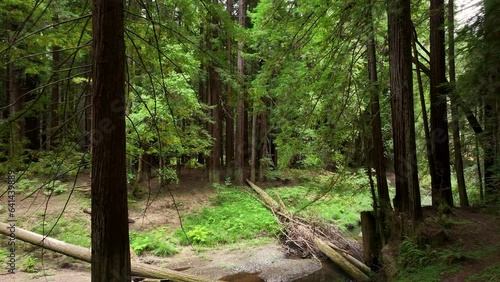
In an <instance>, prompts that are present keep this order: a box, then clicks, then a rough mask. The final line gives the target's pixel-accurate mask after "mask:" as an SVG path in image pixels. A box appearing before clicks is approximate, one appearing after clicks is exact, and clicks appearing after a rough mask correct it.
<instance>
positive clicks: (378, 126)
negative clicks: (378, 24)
mask: <svg viewBox="0 0 500 282" xmlns="http://www.w3.org/2000/svg"><path fill="white" fill-rule="evenodd" d="M368 2H369V4H370V7H368V10H367V16H368V27H369V38H368V44H367V51H368V75H369V79H370V83H371V85H370V92H371V120H372V142H373V149H372V160H373V164H374V165H375V171H376V178H377V194H378V200H379V205H380V208H381V209H382V211H387V210H390V209H391V202H390V198H389V188H388V186H387V176H386V171H385V164H384V143H383V140H382V120H381V118H380V104H379V94H378V91H379V90H378V74H377V54H376V52H375V49H376V48H375V34H374V30H373V14H372V7H371V6H372V5H373V4H372V3H373V2H372V0H368Z"/></svg>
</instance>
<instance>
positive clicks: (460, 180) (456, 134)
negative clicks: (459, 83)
mask: <svg viewBox="0 0 500 282" xmlns="http://www.w3.org/2000/svg"><path fill="white" fill-rule="evenodd" d="M454 5H455V4H454V1H453V0H448V67H449V76H450V86H451V87H450V91H452V92H454V91H456V84H455V83H456V74H455V35H454V34H455V28H454V26H455V17H454V15H455V11H454V10H455V7H454ZM455 96H456V95H451V96H450V97H452V98H451V99H450V102H451V105H450V109H451V129H452V131H453V149H454V156H455V172H456V175H457V185H458V195H459V197H460V206H461V207H463V208H465V207H468V206H469V199H468V197H467V190H466V187H465V177H464V164H463V160H462V144H461V142H460V125H459V123H458V105H457V101H456V99H454V97H455Z"/></svg>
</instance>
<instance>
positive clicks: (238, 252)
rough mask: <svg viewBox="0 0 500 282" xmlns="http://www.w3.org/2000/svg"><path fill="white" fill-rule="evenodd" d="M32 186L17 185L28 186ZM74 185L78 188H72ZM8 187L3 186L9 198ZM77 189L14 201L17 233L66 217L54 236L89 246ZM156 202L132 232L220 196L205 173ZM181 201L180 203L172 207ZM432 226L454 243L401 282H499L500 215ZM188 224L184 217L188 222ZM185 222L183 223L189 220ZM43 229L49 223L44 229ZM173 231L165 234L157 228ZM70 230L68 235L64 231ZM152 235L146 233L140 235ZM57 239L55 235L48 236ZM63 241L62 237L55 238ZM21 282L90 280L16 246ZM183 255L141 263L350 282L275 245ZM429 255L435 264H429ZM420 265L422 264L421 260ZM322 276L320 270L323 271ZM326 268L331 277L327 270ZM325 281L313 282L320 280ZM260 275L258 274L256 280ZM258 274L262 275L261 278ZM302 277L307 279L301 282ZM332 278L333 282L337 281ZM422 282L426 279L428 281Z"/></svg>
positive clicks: (0, 256)
mask: <svg viewBox="0 0 500 282" xmlns="http://www.w3.org/2000/svg"><path fill="white" fill-rule="evenodd" d="M29 184H30V183H19V185H20V186H29ZM292 184H296V183H295V182H294V180H288V179H287V180H279V181H274V182H268V183H264V184H262V186H263V187H277V186H280V187H282V186H287V185H292ZM71 185H72V184H71ZM4 187H5V183H3V184H0V188H1V190H2V191H3V190H4ZM76 187H80V188H83V190H78V191H75V192H74V193H72V194H71V193H69V191H66V192H64V193H62V194H60V195H57V196H56V195H53V196H50V197H49V196H47V195H45V194H44V193H42V192H43V191H42V190H41V191H39V192H38V193H35V194H33V195H30V196H28V193H26V192H23V193H18V194H17V196H16V218H17V226H19V227H21V228H25V229H29V230H32V231H36V232H38V233H45V234H47V229H50V228H52V226H53V222H55V220H56V219H57V217H58V216H59V215H60V214H61V213H62V214H63V215H62V217H61V219H60V221H59V223H58V225H56V227H54V229H53V231H52V232H51V233H52V234H58V235H59V236H62V235H63V234H65V235H64V236H63V237H58V238H59V239H60V240H63V241H68V242H71V243H73V244H78V245H82V246H88V245H89V243H90V241H89V238H88V234H89V233H90V216H89V215H88V214H86V213H84V212H83V210H84V209H90V198H89V195H88V192H85V189H86V188H88V175H82V176H80V177H79V178H78V179H77V180H76ZM150 187H151V190H150V192H151V193H150V195H151V196H150V197H144V198H142V199H139V200H137V199H136V200H134V199H130V200H129V218H130V219H132V220H133V221H134V223H131V224H130V229H131V231H132V232H155V230H163V232H167V231H168V232H169V233H170V234H172V232H173V231H175V230H176V229H178V228H179V227H180V226H181V220H180V218H181V216H179V215H185V214H188V213H192V212H196V211H199V210H200V209H202V208H203V207H208V206H210V205H212V204H213V198H214V197H215V196H216V195H217V190H216V189H214V187H213V186H212V185H211V184H209V183H208V181H206V179H205V177H204V176H203V175H202V174H200V173H199V172H191V171H190V172H187V173H185V174H184V175H183V177H182V179H181V181H180V184H178V185H171V186H170V189H169V190H168V191H159V190H158V189H157V187H158V185H157V183H154V182H152V183H150ZM28 190H29V189H28ZM174 199H175V201H174ZM5 203H7V198H6V195H3V196H2V197H0V220H1V221H5V220H6V218H7V216H8V212H7V211H6V205H5ZM426 217H427V218H428V223H429V226H431V229H432V227H435V228H436V229H439V228H444V231H445V233H446V236H447V238H448V240H446V241H444V242H443V244H442V246H441V248H440V249H441V251H437V252H428V253H424V254H422V253H420V255H421V256H422V257H423V258H424V259H426V261H427V262H429V265H423V266H422V267H420V268H418V271H407V272H405V271H403V272H401V273H400V275H399V276H398V280H399V281H450V282H455V281H457V282H459V281H500V236H499V234H500V224H499V217H498V211H484V210H481V209H477V208H471V209H452V211H451V213H450V214H448V215H447V216H442V215H439V214H438V213H437V212H435V211H432V210H427V211H426ZM182 218H183V217H182ZM183 221H184V220H183ZM42 222H47V223H46V224H42ZM162 227H167V229H159V228H162ZM66 229H67V230H71V231H72V232H70V233H69V234H67V233H65V230H66ZM140 234H146V233H140ZM49 236H51V235H49ZM55 237H57V236H55ZM7 240H8V239H7V238H6V237H4V236H3V237H0V262H2V264H5V259H4V258H5V257H6V256H7V255H8V248H7V245H6V244H7ZM16 244H17V250H16V257H17V262H16V269H17V270H18V271H17V273H16V274H15V275H8V274H7V271H6V270H5V268H3V267H2V272H0V281H72V282H88V281H90V265H89V264H88V263H84V262H80V261H77V260H75V259H72V258H68V257H66V256H64V255H60V254H57V253H54V252H50V251H45V252H43V253H42V250H41V249H40V248H35V247H33V246H31V245H29V244H26V243H23V242H20V241H19V240H18V241H17V242H16ZM177 249H178V253H176V254H174V255H170V256H159V255H158V256H157V255H154V254H151V253H147V252H146V253H144V254H141V255H139V257H138V259H139V260H140V261H141V262H144V263H150V264H153V265H157V266H160V267H165V268H170V269H176V270H181V271H185V272H188V273H193V274H199V275H203V276H206V277H209V278H212V279H220V278H224V279H226V280H227V281H247V282H248V281H345V276H344V274H342V272H341V271H340V270H338V269H336V268H334V267H333V268H332V267H331V266H328V267H325V264H324V263H323V264H322V263H320V262H319V261H317V260H315V259H294V258H288V257H287V256H286V255H285V251H284V250H283V248H282V247H281V246H280V245H279V242H278V240H277V239H275V238H273V237H270V236H262V237H260V236H257V237H256V238H253V239H247V240H242V241H239V242H236V243H230V244H222V245H218V246H210V247H202V246H177ZM429 256H435V258H430V259H428V257H429ZM420 259H421V260H422V258H420ZM320 269H321V270H322V271H318V270H320ZM325 269H328V271H326V272H325V271H323V270H325ZM320 272H321V276H314V275H315V273H320ZM252 273H254V275H252ZM257 274H258V275H257ZM300 277H305V278H302V280H297V279H299V278H300ZM332 279H333V280H332ZM422 279H423V280H422Z"/></svg>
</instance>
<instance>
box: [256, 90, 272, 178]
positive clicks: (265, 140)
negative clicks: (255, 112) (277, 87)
mask: <svg viewBox="0 0 500 282" xmlns="http://www.w3.org/2000/svg"><path fill="white" fill-rule="evenodd" d="M263 100H264V105H266V110H265V111H264V112H262V113H261V114H260V118H259V120H260V123H259V124H260V126H259V140H260V141H259V144H260V148H259V154H258V161H257V165H258V168H259V173H258V175H259V181H261V182H262V181H265V180H266V176H267V170H268V169H269V137H268V130H269V128H268V127H269V123H268V118H267V117H268V115H269V110H267V107H268V105H269V103H270V101H269V100H270V99H266V98H265V99H263Z"/></svg>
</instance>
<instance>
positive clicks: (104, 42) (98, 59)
mask: <svg viewBox="0 0 500 282" xmlns="http://www.w3.org/2000/svg"><path fill="white" fill-rule="evenodd" d="M92 24H93V50H92V54H93V73H92V82H93V84H92V141H91V142H92V152H93V155H92V180H91V183H92V184H91V185H92V236H91V237H92V281H93V282H100V281H102V282H108V281H131V273H130V249H129V234H128V209H127V181H126V158H125V43H124V26H123V25H124V20H123V1H122V0H106V1H105V0H95V1H94V7H93V14H92Z"/></svg>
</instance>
